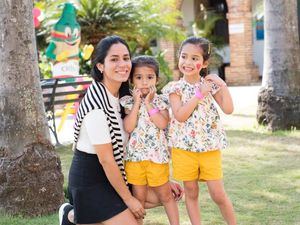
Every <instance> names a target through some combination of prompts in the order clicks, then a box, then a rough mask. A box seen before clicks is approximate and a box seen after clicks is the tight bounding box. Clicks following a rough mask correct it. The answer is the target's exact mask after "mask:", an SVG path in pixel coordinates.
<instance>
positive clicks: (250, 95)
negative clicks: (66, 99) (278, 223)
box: [51, 85, 261, 144]
mask: <svg viewBox="0 0 300 225" xmlns="http://www.w3.org/2000/svg"><path fill="white" fill-rule="evenodd" d="M260 87H261V86H258V85H256V86H239V87H229V90H230V93H231V94H232V98H233V102H234V112H233V114H232V115H225V114H223V113H222V112H221V110H219V112H220V115H221V119H222V121H223V124H224V125H225V127H226V128H227V129H228V128H229V127H230V129H243V127H254V126H256V125H257V122H256V119H255V117H256V109H257V96H258V92H259V89H260ZM59 122H60V118H57V119H56V124H57V125H58V124H59ZM73 122H74V121H73V116H72V115H70V116H69V117H68V119H67V120H66V121H65V124H64V126H63V129H62V130H61V131H60V132H59V133H58V139H59V141H60V143H61V144H70V143H72V141H73ZM51 139H52V142H53V144H55V139H54V137H53V135H52V134H51Z"/></svg>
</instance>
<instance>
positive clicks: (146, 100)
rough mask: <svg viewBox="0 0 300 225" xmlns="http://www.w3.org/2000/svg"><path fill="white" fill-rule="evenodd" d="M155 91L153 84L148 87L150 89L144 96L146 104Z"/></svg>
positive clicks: (149, 101)
mask: <svg viewBox="0 0 300 225" xmlns="http://www.w3.org/2000/svg"><path fill="white" fill-rule="evenodd" d="M155 93H156V87H155V86H151V87H150V91H149V93H148V94H147V96H146V98H145V103H146V104H150V103H151V102H152V100H153V98H154V95H155Z"/></svg>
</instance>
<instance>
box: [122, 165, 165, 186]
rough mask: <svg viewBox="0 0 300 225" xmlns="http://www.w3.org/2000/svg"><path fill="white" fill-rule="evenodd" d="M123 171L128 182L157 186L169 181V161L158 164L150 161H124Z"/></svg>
mask: <svg viewBox="0 0 300 225" xmlns="http://www.w3.org/2000/svg"><path fill="white" fill-rule="evenodd" d="M125 171H126V176H127V180H128V183H130V184H133V185H147V184H148V186H150V187H157V186H160V185H163V184H165V183H167V182H168V181H169V163H164V164H158V163H154V162H151V161H141V162H130V161H126V163H125Z"/></svg>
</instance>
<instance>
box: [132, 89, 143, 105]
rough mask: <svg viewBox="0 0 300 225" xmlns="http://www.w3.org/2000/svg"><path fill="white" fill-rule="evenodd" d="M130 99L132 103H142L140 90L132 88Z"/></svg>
mask: <svg viewBox="0 0 300 225" xmlns="http://www.w3.org/2000/svg"><path fill="white" fill-rule="evenodd" d="M132 97H133V100H134V102H136V103H141V102H142V95H141V91H140V89H138V88H136V87H134V88H133V90H132Z"/></svg>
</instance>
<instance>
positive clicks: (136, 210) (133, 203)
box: [124, 196, 146, 219]
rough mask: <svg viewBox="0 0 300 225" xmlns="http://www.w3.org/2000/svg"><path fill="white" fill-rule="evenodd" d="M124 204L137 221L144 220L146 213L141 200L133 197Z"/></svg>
mask: <svg viewBox="0 0 300 225" xmlns="http://www.w3.org/2000/svg"><path fill="white" fill-rule="evenodd" d="M124 202H125V204H126V205H127V207H128V208H129V210H130V211H131V212H132V214H133V215H134V217H135V218H136V219H143V218H144V216H145V215H146V211H145V209H144V207H143V206H142V204H141V203H140V202H139V200H137V199H136V198H135V197H133V196H131V197H130V198H129V199H128V200H126V201H124Z"/></svg>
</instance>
